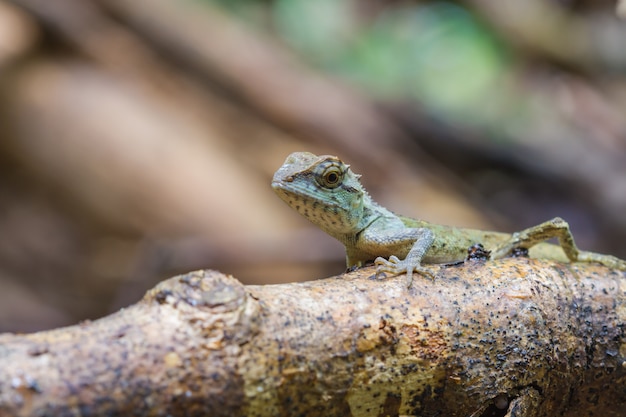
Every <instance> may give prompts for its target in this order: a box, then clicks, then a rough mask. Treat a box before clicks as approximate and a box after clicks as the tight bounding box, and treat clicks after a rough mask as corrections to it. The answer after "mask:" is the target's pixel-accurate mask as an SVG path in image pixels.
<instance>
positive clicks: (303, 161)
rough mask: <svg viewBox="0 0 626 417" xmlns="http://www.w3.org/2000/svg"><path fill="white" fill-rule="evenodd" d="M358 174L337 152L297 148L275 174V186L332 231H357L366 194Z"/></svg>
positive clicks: (288, 200) (312, 218) (301, 211)
mask: <svg viewBox="0 0 626 417" xmlns="http://www.w3.org/2000/svg"><path fill="white" fill-rule="evenodd" d="M359 177H360V176H359V175H357V174H355V173H353V172H352V171H351V170H350V166H349V165H346V164H344V163H343V162H342V161H341V160H340V159H339V158H337V157H336V156H330V155H322V156H317V155H314V154H312V153H309V152H294V153H292V154H291V155H289V156H288V157H287V159H286V160H285V162H284V163H283V165H282V166H281V167H280V168H279V169H278V171H276V173H275V174H274V178H273V179H272V188H273V189H274V191H275V192H276V194H278V196H279V197H280V198H281V199H282V200H283V201H285V202H286V203H287V204H289V205H290V206H291V207H292V208H294V209H295V210H297V211H298V212H299V213H300V214H302V215H303V216H304V217H306V218H307V219H309V220H310V221H311V222H313V223H315V224H316V225H317V226H319V227H320V228H321V229H323V230H324V231H326V232H327V233H329V234H330V235H338V234H343V233H354V232H355V231H357V230H358V228H359V222H360V221H361V219H362V217H363V211H364V204H363V200H364V198H365V196H367V194H366V192H365V190H364V189H363V187H362V186H361V184H360V183H359Z"/></svg>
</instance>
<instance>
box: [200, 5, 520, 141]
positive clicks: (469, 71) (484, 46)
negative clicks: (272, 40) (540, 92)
mask: <svg viewBox="0 0 626 417" xmlns="http://www.w3.org/2000/svg"><path fill="white" fill-rule="evenodd" d="M204 1H209V2H211V3H213V4H215V3H217V4H219V5H220V6H222V7H223V8H224V9H226V10H228V11H229V12H232V13H234V14H236V15H237V16H238V17H240V18H242V19H245V20H246V21H248V22H249V23H250V24H253V25H255V26H257V27H258V28H260V29H265V30H267V31H269V32H271V33H273V34H274V35H276V36H277V37H278V38H279V39H280V40H281V41H282V42H284V43H285V44H287V45H289V46H290V47H291V48H292V49H293V50H295V51H296V52H297V53H299V54H300V55H301V56H302V57H303V59H304V60H306V61H308V62H309V63H310V64H312V65H315V66H317V67H319V68H320V69H322V70H324V71H327V72H328V73H331V74H334V75H336V76H341V77H343V78H344V79H346V80H348V81H349V82H350V83H352V84H353V85H355V86H358V87H359V88H360V89H362V90H364V91H366V92H368V93H369V94H371V95H373V96H374V97H376V98H378V99H380V100H387V101H396V102H397V101H401V102H415V103H419V105H420V106H422V107H423V108H424V109H425V110H426V111H429V112H430V113H431V114H433V116H435V117H439V118H442V119H446V120H448V121H450V122H453V123H455V124H459V123H460V124H467V125H474V126H477V127H480V128H481V129H483V130H485V129H486V130H488V131H492V132H493V133H495V134H496V135H494V136H497V137H500V138H502V137H506V136H508V135H507V133H509V134H510V133H512V132H513V131H519V129H522V128H523V126H525V125H527V122H528V120H529V119H528V116H529V115H528V111H529V110H530V106H531V97H525V95H524V92H523V91H519V88H518V87H517V86H516V84H515V83H512V82H511V81H510V77H509V73H510V71H511V66H510V63H509V59H510V58H509V56H508V54H507V51H506V48H505V47H503V46H502V45H500V44H499V42H498V40H497V38H496V37H494V36H493V35H492V33H491V32H490V31H489V29H488V28H487V27H485V26H484V25H482V24H481V22H480V21H479V20H478V19H477V18H476V17H475V16H473V14H472V13H471V11H470V10H468V9H466V8H464V7H463V6H461V5H459V4H455V3H450V2H445V1H434V2H427V3H390V4H389V5H385V7H384V8H379V9H376V10H367V7H366V6H364V5H363V4H362V3H360V2H357V1H352V0H316V1H309V0H275V1H272V2H259V1H252V0H236V1H232V0H204ZM370 6H371V4H370ZM370 9H371V7H370Z"/></svg>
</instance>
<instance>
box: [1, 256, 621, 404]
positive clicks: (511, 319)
mask: <svg viewBox="0 0 626 417" xmlns="http://www.w3.org/2000/svg"><path fill="white" fill-rule="evenodd" d="M433 268H434V267H433ZM372 275H373V269H372V268H363V269H360V270H358V271H356V272H352V273H348V274H345V275H341V276H338V277H334V278H329V279H324V280H318V281H313V282H306V283H299V284H284V285H268V286H244V285H242V284H241V283H239V282H238V281H237V280H235V279H233V278H232V277H228V276H225V275H222V274H220V273H218V272H213V271H198V272H193V273H190V274H186V275H182V276H179V277H175V278H172V279H169V280H167V281H164V282H162V283H161V284H159V285H158V286H157V287H155V288H154V289H152V290H150V291H149V292H148V293H147V294H146V296H145V297H144V298H143V300H141V301H140V302H138V303H137V304H135V305H133V306H131V307H129V308H127V309H123V310H121V311H119V312H118V313H116V314H113V315H111V316H109V317H105V318H103V319H100V320H97V321H94V322H86V323H82V324H79V325H76V326H72V327H68V328H62V329H57V330H52V331H46V332H40V333H34V334H28V335H16V334H4V335H0V415H2V416H5V415H11V416H29V415H55V416H66V415H67V416H69V415H84V416H90V415H109V416H116V415H124V416H127V415H171V416H196V415H197V416H200V415H202V416H204V415H211V416H275V415H285V416H287V415H300V416H346V415H355V416H384V415H389V416H398V415H420V416H469V415H471V416H481V415H482V416H487V415H496V416H505V415H506V416H552V415H562V416H581V415H591V413H592V412H593V414H594V415H603V416H621V415H624V413H626V391H624V389H623V387H624V380H625V379H626V367H625V366H624V356H625V355H626V348H624V347H623V346H626V345H624V343H625V341H626V339H625V336H624V333H623V323H624V319H625V317H626V295H625V294H626V293H625V292H624V291H625V290H626V281H624V278H626V275H625V274H624V273H623V272H616V271H611V270H609V269H606V268H604V267H599V266H594V265H564V264H559V263H553V262H548V261H538V260H530V259H525V258H517V259H504V260H500V261H493V262H482V261H468V262H466V263H465V264H463V265H455V266H447V267H442V268H441V269H440V270H439V272H438V278H437V280H436V281H434V282H433V281H430V280H428V279H416V280H415V282H414V284H413V287H412V288H410V289H407V288H406V284H405V280H404V277H395V278H387V279H383V280H377V279H374V278H373V276H372Z"/></svg>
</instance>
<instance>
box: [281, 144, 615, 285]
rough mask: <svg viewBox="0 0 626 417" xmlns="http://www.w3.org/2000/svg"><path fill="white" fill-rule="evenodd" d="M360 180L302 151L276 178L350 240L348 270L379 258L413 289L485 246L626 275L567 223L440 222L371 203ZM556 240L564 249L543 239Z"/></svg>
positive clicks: (292, 200)
mask: <svg viewBox="0 0 626 417" xmlns="http://www.w3.org/2000/svg"><path fill="white" fill-rule="evenodd" d="M359 178H360V175H357V174H355V173H354V172H352V170H351V169H350V166H349V165H346V164H344V163H343V162H342V161H341V160H340V159H339V158H337V157H335V156H330V155H323V156H316V155H314V154H312V153H309V152H295V153H292V154H291V155H289V156H288V157H287V159H286V160H285V162H284V164H283V165H282V166H281V167H280V168H279V169H278V170H277V171H276V173H275V174H274V178H273V179H272V188H273V189H274V191H275V192H276V193H277V194H278V196H279V197H280V198H281V199H283V200H284V201H285V202H286V203H287V204H289V206H291V207H292V208H294V209H295V210H297V211H298V212H299V213H300V214H302V215H303V216H304V217H306V218H307V219H309V220H310V221H311V222H313V223H314V224H316V225H317V226H318V227H320V228H321V229H322V230H324V231H325V232H326V233H328V234H329V235H331V236H333V237H334V238H336V239H337V240H339V241H340V242H341V243H343V245H344V246H345V248H346V261H347V265H348V267H353V266H362V265H364V263H365V262H367V261H371V260H374V263H375V264H376V265H378V269H377V274H378V273H382V272H388V273H391V274H394V275H395V274H402V273H406V274H407V280H408V285H409V286H410V285H411V282H412V274H413V272H417V273H419V274H422V275H427V276H431V277H433V274H432V272H430V271H429V270H428V268H425V267H423V266H422V263H427V264H433V263H450V262H458V261H462V260H464V259H465V257H466V255H467V250H468V248H469V247H471V246H473V245H475V244H476V243H480V244H482V245H483V246H484V247H485V249H486V250H488V251H490V252H491V258H492V259H498V258H502V257H505V256H509V255H510V254H511V251H512V250H514V249H517V248H526V249H529V250H530V256H531V257H534V258H542V259H553V260H557V261H562V262H563V261H570V262H576V261H578V262H599V263H601V264H603V265H605V266H608V267H610V268H615V269H621V270H626V261H623V260H621V259H618V258H616V257H614V256H610V255H601V254H597V253H593V252H584V251H580V250H578V248H577V247H576V245H575V243H574V238H573V237H572V234H571V232H570V229H569V225H568V224H567V223H566V222H565V221H564V220H562V219H560V218H555V219H552V220H550V221H547V222H545V223H542V224H540V225H537V226H534V227H531V228H529V229H525V230H523V231H521V232H516V233H513V234H509V233H500V232H490V231H482V230H475V229H464V228H458V227H453V226H444V225H438V224H434V223H429V222H427V221H424V220H418V219H412V218H409V217H404V216H398V215H396V214H394V213H392V212H391V211H389V210H387V209H386V208H384V207H382V206H381V205H379V204H377V203H376V202H375V201H374V200H372V198H371V197H370V196H369V194H368V193H367V192H366V191H365V189H364V188H363V186H362V185H361V183H360V182H359ZM554 237H556V238H558V239H559V245H552V244H549V243H545V242H544V241H545V240H547V239H550V238H554ZM385 258H389V259H385ZM399 258H404V259H399Z"/></svg>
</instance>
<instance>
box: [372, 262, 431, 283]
mask: <svg viewBox="0 0 626 417" xmlns="http://www.w3.org/2000/svg"><path fill="white" fill-rule="evenodd" d="M374 264H375V265H377V268H376V278H378V276H379V275H380V274H382V273H383V272H387V273H390V274H392V275H400V274H404V273H406V279H407V288H410V287H411V284H413V272H417V273H418V274H420V275H424V276H427V277H429V278H430V279H432V280H433V281H434V280H435V274H433V273H432V272H431V271H429V270H428V269H426V268H424V267H422V265H420V264H419V263H418V264H414V263H412V262H410V261H408V260H407V259H404V260H401V259H399V258H398V257H397V256H394V255H391V256H390V257H389V259H388V260H387V259H385V258H382V257H380V256H379V257H378V258H376V260H374Z"/></svg>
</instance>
